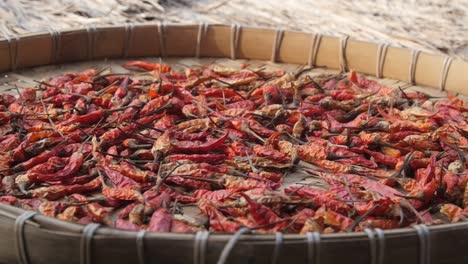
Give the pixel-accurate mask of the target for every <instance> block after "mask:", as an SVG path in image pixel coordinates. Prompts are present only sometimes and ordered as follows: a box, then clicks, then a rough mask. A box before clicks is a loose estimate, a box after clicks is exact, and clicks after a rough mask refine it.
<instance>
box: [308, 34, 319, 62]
mask: <svg viewBox="0 0 468 264" xmlns="http://www.w3.org/2000/svg"><path fill="white" fill-rule="evenodd" d="M321 41H322V34H314V37H313V38H312V44H311V45H310V52H309V63H308V64H309V66H310V67H315V65H316V62H317V54H318V50H319V47H320V42H321Z"/></svg>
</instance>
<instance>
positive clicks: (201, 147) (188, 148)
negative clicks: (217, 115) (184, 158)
mask: <svg viewBox="0 0 468 264" xmlns="http://www.w3.org/2000/svg"><path fill="white" fill-rule="evenodd" d="M228 136H229V133H226V134H224V135H223V136H221V137H220V138H213V139H207V140H206V141H205V142H199V141H175V142H172V144H171V149H172V150H173V151H177V152H186V153H187V152H189V153H200V152H201V153H203V152H208V151H211V150H214V149H217V148H219V147H221V146H223V143H224V141H225V140H226V139H227V138H228Z"/></svg>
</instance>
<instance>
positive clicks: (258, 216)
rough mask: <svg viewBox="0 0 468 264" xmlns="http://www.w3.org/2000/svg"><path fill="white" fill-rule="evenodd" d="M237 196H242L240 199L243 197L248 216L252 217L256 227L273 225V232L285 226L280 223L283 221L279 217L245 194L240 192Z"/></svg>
mask: <svg viewBox="0 0 468 264" xmlns="http://www.w3.org/2000/svg"><path fill="white" fill-rule="evenodd" d="M239 194H240V195H242V197H244V198H245V200H246V201H247V204H248V205H249V211H250V215H252V217H253V219H255V222H257V224H258V225H260V226H263V225H268V224H275V227H274V230H280V229H281V228H283V227H284V226H285V225H287V223H286V222H283V221H282V220H283V219H282V218H281V217H279V216H278V215H277V214H276V213H275V212H273V211H272V210H271V209H270V208H268V207H267V206H265V205H262V204H259V203H257V202H255V201H254V200H252V199H250V197H249V196H247V195H246V194H245V193H242V192H241V193H239Z"/></svg>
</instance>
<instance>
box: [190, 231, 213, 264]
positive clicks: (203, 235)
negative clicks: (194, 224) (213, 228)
mask: <svg viewBox="0 0 468 264" xmlns="http://www.w3.org/2000/svg"><path fill="white" fill-rule="evenodd" d="M209 236H210V232H209V231H206V230H204V231H198V232H197V233H196V235H195V241H194V245H193V263H194V264H204V263H205V262H206V257H205V254H206V248H207V244H208V238H209Z"/></svg>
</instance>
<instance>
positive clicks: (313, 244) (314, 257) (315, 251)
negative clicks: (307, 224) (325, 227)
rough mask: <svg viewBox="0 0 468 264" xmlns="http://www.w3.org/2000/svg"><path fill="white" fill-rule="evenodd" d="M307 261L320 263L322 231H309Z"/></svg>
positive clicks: (307, 235)
mask: <svg viewBox="0 0 468 264" xmlns="http://www.w3.org/2000/svg"><path fill="white" fill-rule="evenodd" d="M306 237H307V263H313V264H319V263H320V255H319V254H320V233H319V232H307V233H306Z"/></svg>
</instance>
